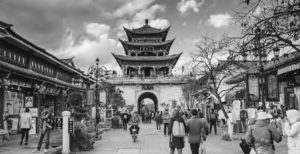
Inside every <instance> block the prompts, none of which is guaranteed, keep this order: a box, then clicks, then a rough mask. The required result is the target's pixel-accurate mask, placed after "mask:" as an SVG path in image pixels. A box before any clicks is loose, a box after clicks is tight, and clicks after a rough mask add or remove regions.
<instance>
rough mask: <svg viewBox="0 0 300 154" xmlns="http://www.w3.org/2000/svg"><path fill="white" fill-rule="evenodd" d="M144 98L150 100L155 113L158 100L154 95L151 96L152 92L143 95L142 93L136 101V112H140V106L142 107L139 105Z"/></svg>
mask: <svg viewBox="0 0 300 154" xmlns="http://www.w3.org/2000/svg"><path fill="white" fill-rule="evenodd" d="M145 98H149V99H151V100H152V101H153V103H154V110H155V112H156V111H158V99H157V97H156V95H155V94H153V93H152V92H144V93H142V94H141V95H140V96H139V98H138V100H137V105H138V106H137V108H138V112H139V113H140V112H141V105H142V104H141V103H142V100H144V99H145Z"/></svg>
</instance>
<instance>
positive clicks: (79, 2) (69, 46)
mask: <svg viewBox="0 0 300 154" xmlns="http://www.w3.org/2000/svg"><path fill="white" fill-rule="evenodd" d="M241 1H242V0H0V20H1V21H3V22H6V23H9V24H13V25H14V26H13V29H14V31H15V32H17V33H19V34H20V35H22V36H23V37H25V38H26V39H28V40H30V41H31V42H33V43H35V44H36V45H38V46H40V47H42V48H45V49H46V50H47V51H48V52H50V53H52V54H54V55H56V56H57V57H59V58H69V57H72V56H75V59H74V61H75V64H76V66H77V67H78V68H80V69H82V70H85V71H86V70H87V68H88V67H89V66H91V65H93V64H94V60H95V57H99V58H100V63H101V64H102V65H105V66H107V67H108V68H111V69H117V70H118V71H120V68H119V67H118V64H117V63H116V61H115V60H114V58H113V56H112V55H111V53H112V52H113V53H116V54H124V50H123V48H122V46H121V44H120V43H119V41H118V39H119V38H120V39H126V35H125V32H124V30H123V28H122V26H125V27H127V28H138V27H140V26H142V25H143V24H144V20H145V19H146V18H147V19H149V22H150V25H152V26H153V27H156V28H165V27H168V26H169V25H171V29H170V31H169V34H168V39H172V38H176V40H175V42H174V43H173V46H172V48H171V54H175V53H179V52H183V53H184V54H183V55H182V56H181V58H180V59H179V61H178V63H177V65H176V68H177V70H179V68H181V66H182V65H186V64H187V63H188V61H189V60H190V55H189V53H190V52H192V51H194V50H195V47H194V43H195V42H196V41H197V40H198V39H199V38H200V37H201V35H205V34H209V35H212V36H215V37H218V36H221V35H222V34H224V33H227V34H230V35H236V34H238V32H239V30H240V27H239V26H237V25H234V24H232V15H231V14H233V10H235V9H236V8H238V7H240V3H241ZM175 73H176V69H175Z"/></svg>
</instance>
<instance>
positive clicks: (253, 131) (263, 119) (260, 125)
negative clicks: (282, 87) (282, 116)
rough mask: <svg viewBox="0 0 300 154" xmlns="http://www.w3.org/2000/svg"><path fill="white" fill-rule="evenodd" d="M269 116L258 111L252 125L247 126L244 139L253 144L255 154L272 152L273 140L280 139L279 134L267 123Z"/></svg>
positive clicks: (273, 148)
mask: <svg viewBox="0 0 300 154" xmlns="http://www.w3.org/2000/svg"><path fill="white" fill-rule="evenodd" d="M270 118H271V117H269V116H268V114H267V113H266V112H263V111H262V112H259V113H258V116H257V118H256V122H255V124H254V125H252V126H251V127H249V129H248V130H247V132H246V135H245V141H246V142H247V143H248V144H252V145H253V146H254V148H253V150H254V151H255V152H256V153H257V154H274V151H275V146H274V141H275V142H277V143H278V142H280V141H281V139H282V138H281V134H280V133H279V132H278V131H277V130H276V129H275V128H274V127H272V126H270V125H268V124H267V120H268V119H270Z"/></svg>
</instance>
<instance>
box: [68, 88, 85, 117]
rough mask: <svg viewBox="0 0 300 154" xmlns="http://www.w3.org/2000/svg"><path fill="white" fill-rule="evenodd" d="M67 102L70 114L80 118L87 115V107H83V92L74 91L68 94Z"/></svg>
mask: <svg viewBox="0 0 300 154" xmlns="http://www.w3.org/2000/svg"><path fill="white" fill-rule="evenodd" d="M67 104H68V105H69V106H70V109H71V111H72V115H73V116H74V117H75V118H76V119H78V120H80V119H81V118H83V117H89V115H88V109H87V108H84V107H83V94H82V93H81V92H78V91H74V92H72V93H70V94H69V95H68V98H67Z"/></svg>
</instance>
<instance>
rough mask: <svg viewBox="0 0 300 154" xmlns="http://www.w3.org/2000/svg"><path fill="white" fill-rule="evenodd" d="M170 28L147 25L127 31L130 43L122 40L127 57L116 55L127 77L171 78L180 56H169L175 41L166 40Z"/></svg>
mask: <svg viewBox="0 0 300 154" xmlns="http://www.w3.org/2000/svg"><path fill="white" fill-rule="evenodd" d="M169 29H170V26H169V27H168V28H165V29H157V28H153V27H151V26H150V25H149V24H148V19H146V20H145V25H144V26H142V27H140V28H137V29H131V30H130V29H127V28H125V27H124V30H125V31H126V34H127V37H128V41H124V40H121V39H120V42H121V43H122V45H123V47H124V50H125V54H126V56H122V55H115V54H113V56H114V57H115V59H116V60H117V62H118V63H119V65H120V67H121V68H122V71H123V74H124V75H125V76H126V77H141V78H155V77H166V76H170V75H171V73H172V69H173V68H174V66H175V64H176V63H177V60H178V59H179V57H180V56H181V53H180V54H174V55H169V51H170V48H171V46H172V43H173V42H174V40H175V39H172V40H166V38H167V34H168V31H169Z"/></svg>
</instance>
